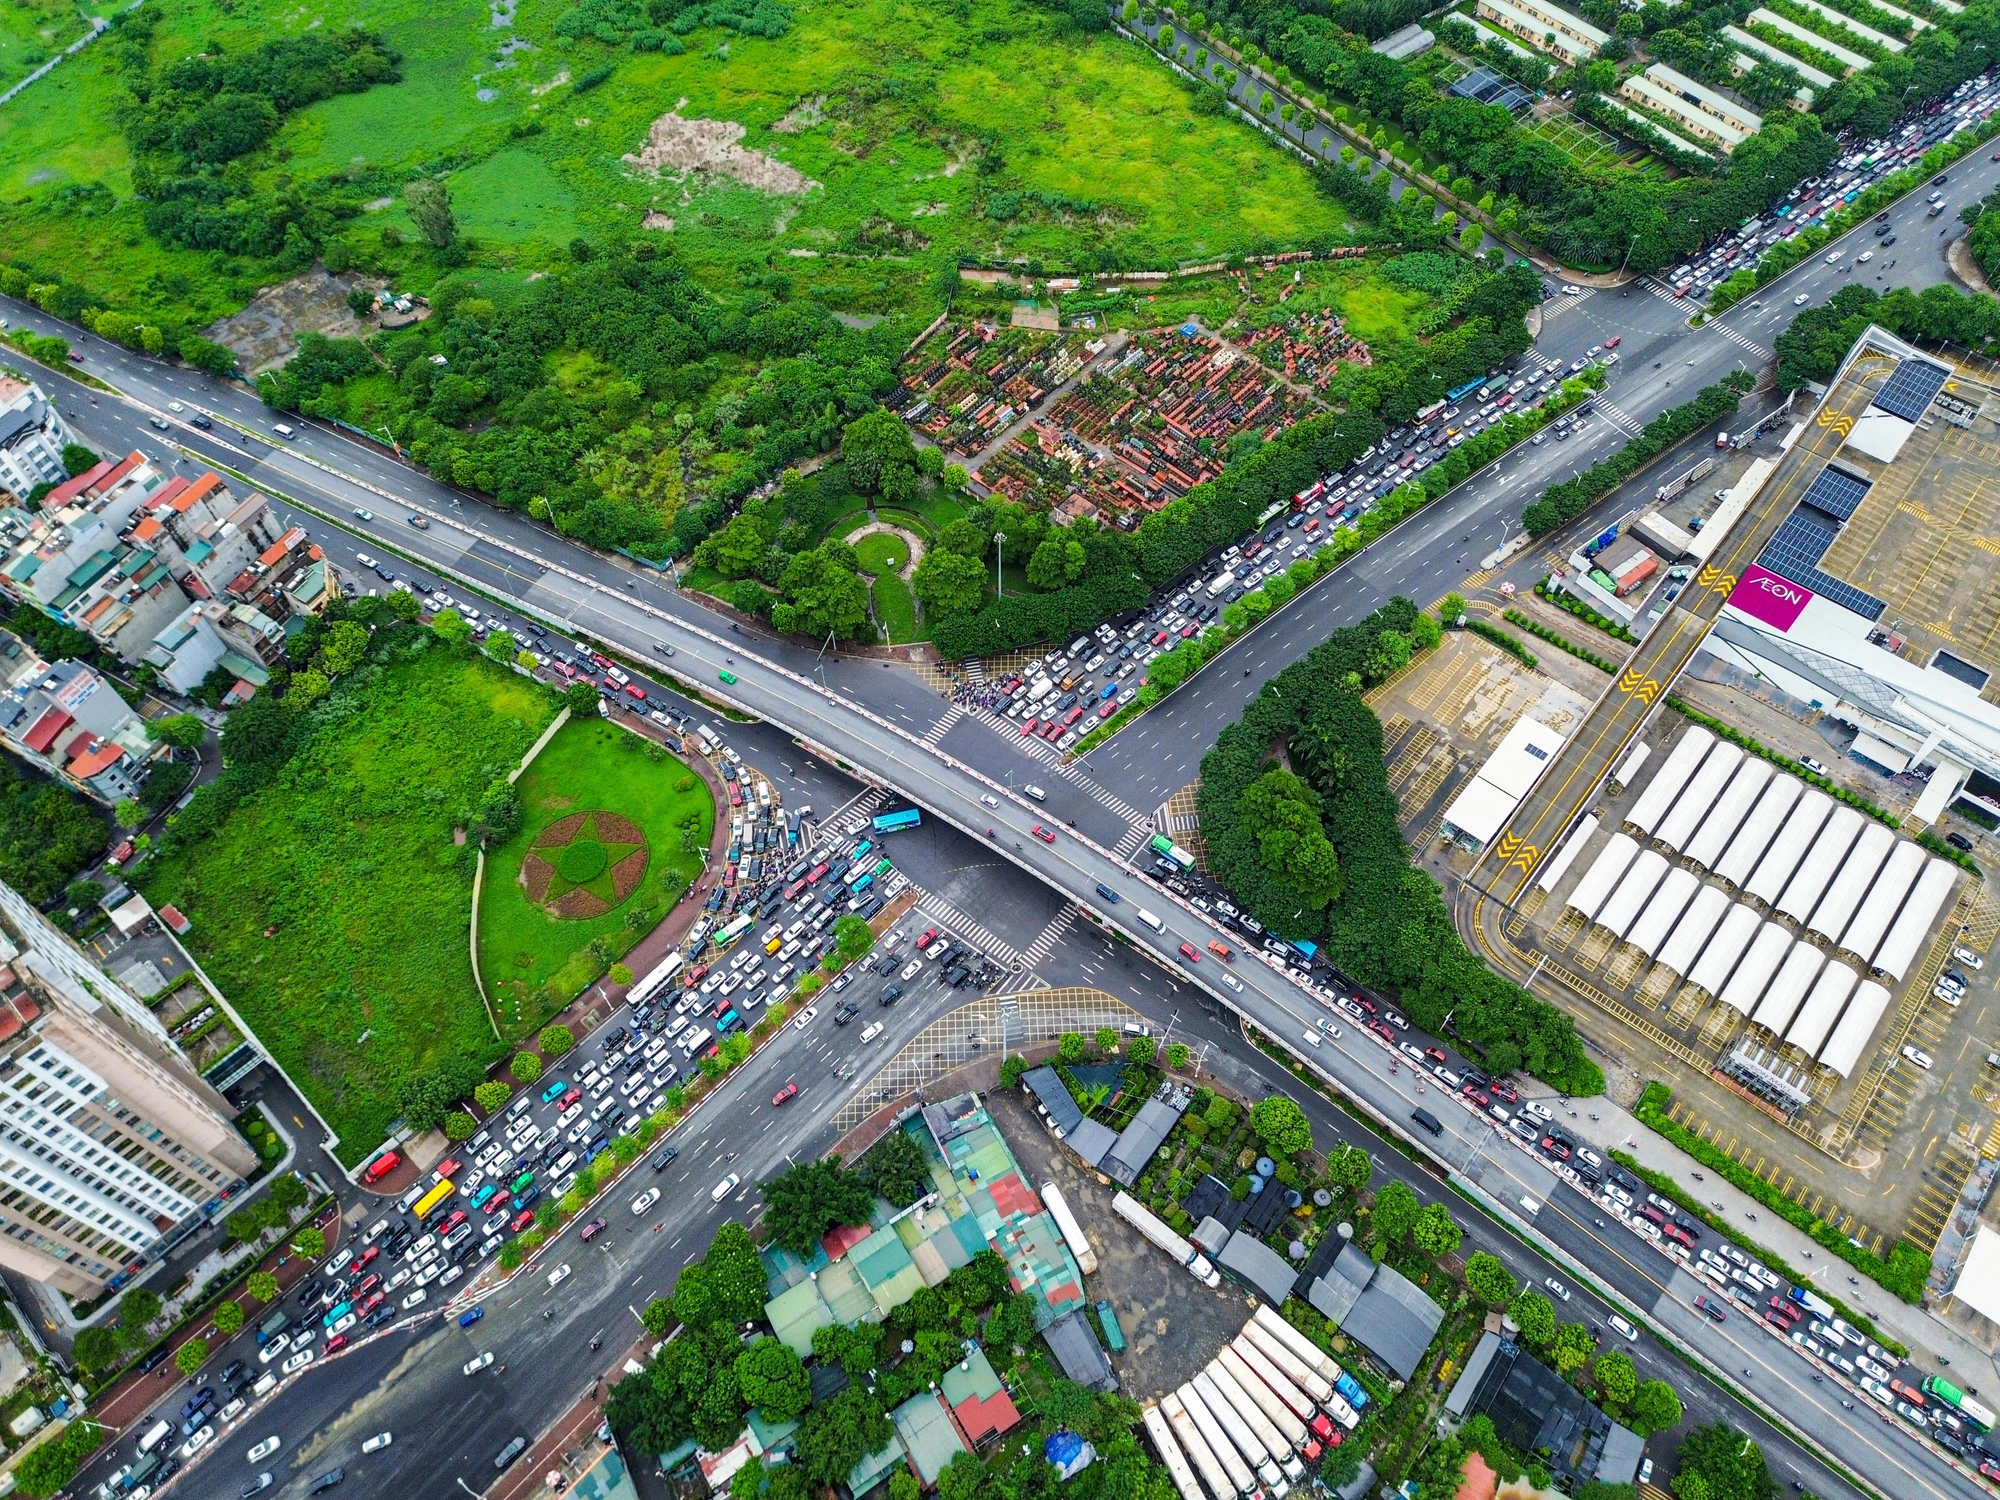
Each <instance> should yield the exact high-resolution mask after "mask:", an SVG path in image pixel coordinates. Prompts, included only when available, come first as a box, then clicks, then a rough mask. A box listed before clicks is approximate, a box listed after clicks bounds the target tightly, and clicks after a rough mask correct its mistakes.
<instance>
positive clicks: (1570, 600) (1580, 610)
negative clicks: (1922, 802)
mask: <svg viewBox="0 0 2000 1500" xmlns="http://www.w3.org/2000/svg"><path fill="white" fill-rule="evenodd" d="M1535 597H1536V598H1538V599H1540V600H1541V601H1542V602H1543V603H1545V604H1553V605H1554V606H1555V607H1556V608H1557V609H1560V610H1563V611H1564V612H1566V613H1568V614H1572V615H1575V616H1576V617H1577V618H1578V619H1579V620H1581V621H1583V622H1584V624H1586V625H1595V626H1596V627H1597V628H1598V629H1599V630H1601V631H1603V632H1604V633H1605V634H1606V635H1608V636H1610V637H1611V638H1612V639H1613V640H1620V641H1624V642H1625V643H1626V644H1627V645H1630V646H1636V645H1638V644H1639V637H1637V636H1636V635H1634V634H1632V632H1631V631H1630V630H1628V629H1626V628H1625V627H1624V626H1623V625H1621V624H1619V623H1618V622H1617V621H1616V620H1614V619H1612V618H1610V617H1609V616H1608V615H1601V614H1599V613H1598V612H1597V611H1596V610H1594V609H1592V608H1591V607H1590V606H1589V605H1588V604H1585V603H1584V602H1583V600H1582V599H1580V598H1578V597H1577V596H1576V595H1575V594H1572V593H1570V592H1569V591H1568V590H1567V589H1561V590H1558V589H1552V588H1550V587H1549V581H1548V579H1546V578H1544V579H1543V580H1542V581H1541V582H1540V583H1538V584H1536V585H1535Z"/></svg>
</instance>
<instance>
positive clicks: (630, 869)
mask: <svg viewBox="0 0 2000 1500" xmlns="http://www.w3.org/2000/svg"><path fill="white" fill-rule="evenodd" d="M645 878H646V850H645V848H644V847H643V846H642V847H640V848H637V849H634V850H633V851H632V852H631V853H630V854H628V855H626V856H625V857H624V858H623V859H621V860H619V861H618V863H617V864H616V865H614V866H613V867H612V870H611V891H612V894H613V895H615V896H616V897H617V898H618V900H619V901H623V900H624V899H625V898H626V897H627V896H629V895H631V894H632V893H633V892H634V891H636V890H638V889H639V882H640V881H641V880H644V879H645ZM612 904H613V905H616V904H617V903H616V902H613V903H612Z"/></svg>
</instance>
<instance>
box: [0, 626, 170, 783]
mask: <svg viewBox="0 0 2000 1500" xmlns="http://www.w3.org/2000/svg"><path fill="white" fill-rule="evenodd" d="M38 665H39V667H40V670H39V671H37V672H34V673H32V674H26V675H23V676H22V677H21V678H20V679H19V680H17V681H16V682H15V683H13V684H12V685H11V686H9V687H8V688H7V689H6V690H5V691H4V692H0V743H5V745H6V746H7V748H8V749H9V750H11V751H13V752H14V754H16V755H18V756H19V757H20V758H21V759H23V760H25V761H27V762H29V763H30V764H32V765H35V766H38V767H40V768H41V769H42V770H43V771H45V772H46V773H47V774H49V775H50V776H53V777H57V778H58V779H60V780H62V781H66V782H68V783H69V784H70V785H71V786H73V787H75V788H76V789H77V790H78V791H80V792H82V793H83V794H84V795H85V796H88V797H94V798H95V799H97V800H98V801H99V802H102V803H104V804H105V805H106V806H108V807H115V806H117V804H118V803H119V802H121V801H123V800H125V799H126V798H128V797H137V796H138V795H139V786H140V783H141V782H143V781H144V780H145V777H146V771H147V768H148V766H149V764H150V762H151V761H152V759H153V756H154V755H155V754H156V753H157V751H158V749H159V747H158V746H157V745H155V744H154V743H153V741H152V738H151V736H150V735H148V734H147V732H146V724H145V721H144V720H143V719H141V718H140V717H139V716H138V715H137V714H136V713H134V712H133V711H132V709H131V707H130V706H129V705H128V704H127V703H126V702H125V700H124V699H123V698H121V697H119V695H118V691H117V689H116V688H114V687H112V685H111V684H110V683H108V682H106V681H105V680H104V678H103V677H102V676H101V675H100V674H99V673H98V672H96V671H95V670H94V669H92V668H91V667H89V666H87V665H85V664H84V663H82V662H79V661H59V662H55V663H53V664H49V663H38Z"/></svg>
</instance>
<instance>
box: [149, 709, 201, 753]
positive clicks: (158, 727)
mask: <svg viewBox="0 0 2000 1500" xmlns="http://www.w3.org/2000/svg"><path fill="white" fill-rule="evenodd" d="M146 732H147V733H148V734H150V735H151V736H152V737H153V738H154V739H155V740H157V741H159V742H160V743H161V744H162V745H172V746H173V747H174V748H175V749H176V750H195V749H199V748H200V746H201V743H202V742H203V741H204V740H206V739H207V738H208V726H207V725H206V724H204V723H202V722H201V720H200V719H199V718H198V717H196V716H195V715H194V714H191V713H190V714H169V715H168V716H167V717H166V718H164V719H155V720H154V721H153V722H152V723H150V724H148V725H147V726H146Z"/></svg>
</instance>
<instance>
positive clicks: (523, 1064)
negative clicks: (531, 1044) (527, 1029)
mask: <svg viewBox="0 0 2000 1500" xmlns="http://www.w3.org/2000/svg"><path fill="white" fill-rule="evenodd" d="M507 1071H508V1072H510V1073H512V1074H513V1075H514V1076H515V1077H516V1078H518V1079H519V1080H520V1081H521V1082H522V1083H533V1082H534V1081H535V1080H536V1079H537V1078H540V1077H541V1076H542V1060H541V1059H540V1058H539V1057H537V1056H535V1054H534V1053H532V1052H516V1053H515V1054H514V1060H513V1061H512V1062H511V1063H509V1064H508V1065H507Z"/></svg>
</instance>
